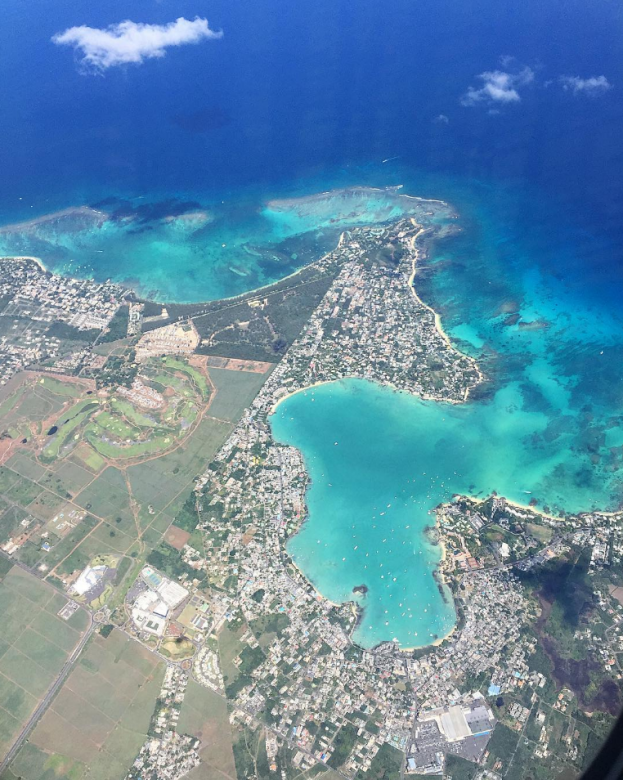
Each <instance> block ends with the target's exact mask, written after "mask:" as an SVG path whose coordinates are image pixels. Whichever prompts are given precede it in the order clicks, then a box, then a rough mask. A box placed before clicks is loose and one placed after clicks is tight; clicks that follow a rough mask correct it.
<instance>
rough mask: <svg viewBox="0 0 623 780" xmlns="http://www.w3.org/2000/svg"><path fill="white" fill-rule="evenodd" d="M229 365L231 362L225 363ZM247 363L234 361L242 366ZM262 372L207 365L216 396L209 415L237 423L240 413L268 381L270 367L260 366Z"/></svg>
mask: <svg viewBox="0 0 623 780" xmlns="http://www.w3.org/2000/svg"><path fill="white" fill-rule="evenodd" d="M227 362H228V364H229V365H231V364H232V363H233V361H227ZM246 362H247V361H236V362H235V363H234V365H236V364H243V365H244V363H246ZM260 366H261V367H262V368H264V367H265V368H264V370H263V371H257V370H256V371H249V370H240V369H236V368H233V369H232V368H229V367H228V368H217V367H215V366H212V365H210V364H208V372H209V374H210V379H211V380H212V384H213V385H214V387H215V388H216V396H215V398H214V401H213V402H212V404H211V406H210V414H211V415H213V416H214V417H217V418H219V419H222V420H229V421H230V422H237V421H238V420H239V419H240V416H241V415H242V412H243V411H244V410H245V409H246V408H247V406H249V405H250V403H251V401H252V400H253V399H254V398H255V396H256V395H257V393H258V391H259V389H260V387H261V386H262V385H263V384H264V382H265V381H266V380H267V379H268V377H269V375H270V371H271V367H269V366H268V365H267V364H260Z"/></svg>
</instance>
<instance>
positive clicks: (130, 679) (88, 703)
mask: <svg viewBox="0 0 623 780" xmlns="http://www.w3.org/2000/svg"><path fill="white" fill-rule="evenodd" d="M163 676H164V664H163V663H162V662H161V661H159V659H158V658H157V657H156V656H154V655H153V654H152V653H150V652H149V651H148V650H146V649H145V648H143V647H142V646H141V645H140V644H138V643H137V642H135V641H133V640H131V639H129V638H127V637H126V636H124V635H123V634H121V633H119V632H118V631H113V632H112V634H110V636H109V637H108V638H106V639H104V638H103V637H101V636H99V635H95V636H94V637H93V638H92V639H91V640H90V641H89V644H88V645H87V648H86V650H85V651H84V653H83V655H82V656H81V659H80V661H79V662H78V664H77V665H76V667H75V668H74V669H73V671H72V672H71V674H70V675H69V677H68V678H67V680H66V681H65V683H64V684H63V686H62V688H61V690H60V692H59V693H58V695H57V697H56V698H55V699H54V701H53V703H52V705H51V707H50V708H49V709H48V710H47V712H46V713H45V715H44V716H43V718H42V719H41V720H40V721H39V723H38V724H37V726H36V727H35V729H34V731H33V732H32V734H31V736H30V739H29V742H28V743H27V744H26V745H24V746H23V747H22V749H21V750H20V752H19V753H18V755H17V756H16V758H15V759H14V761H13V763H12V764H11V767H10V773H11V777H9V780H12V778H17V777H21V778H22V780H40V778H41V777H42V776H44V777H47V778H49V780H54V778H58V777H61V778H67V780H78V779H79V778H81V777H84V776H85V775H86V774H88V777H89V780H92V779H93V778H95V780H123V778H124V777H125V775H126V773H127V771H128V769H129V767H130V765H131V764H132V762H133V761H134V759H135V758H136V755H137V753H138V751H139V750H140V748H141V746H142V745H143V742H144V741H145V739H146V735H147V729H148V727H149V722H150V720H151V716H152V714H153V711H154V707H155V703H156V698H157V697H158V694H159V692H160V686H161V684H162V678H163ZM55 765H57V766H60V767H61V771H60V774H48V775H45V774H44V775H42V774H41V773H42V771H44V772H46V771H48V770H50V769H52V771H53V767H54V766H55Z"/></svg>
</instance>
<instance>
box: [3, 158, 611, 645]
mask: <svg viewBox="0 0 623 780" xmlns="http://www.w3.org/2000/svg"><path fill="white" fill-rule="evenodd" d="M355 175H356V179H357V181H360V182H362V183H365V184H366V185H375V184H378V183H383V184H387V183H389V184H400V183H402V182H405V187H404V189H403V190H400V191H395V190H377V191H370V190H367V191H366V190H361V189H359V190H358V191H357V192H358V194H355V195H353V194H352V193H351V194H350V195H345V194H344V193H343V192H338V193H337V194H333V195H332V194H328V195H327V194H325V195H324V196H323V197H321V198H313V197H312V198H309V197H307V196H308V195H309V194H310V193H313V192H318V191H321V192H322V191H326V190H327V189H330V188H332V187H333V186H335V185H336V184H337V185H339V186H340V187H341V186H347V185H352V184H353V177H354V176H355ZM403 192H408V193H413V194H422V195H427V196H430V197H439V198H442V199H444V200H447V201H448V202H450V203H451V204H452V206H453V207H454V208H456V210H457V212H458V214H459V215H460V220H459V223H458V224H459V225H460V226H461V232H460V233H458V234H456V235H453V236H451V237H448V238H446V239H443V240H438V241H436V242H435V244H434V245H432V247H431V251H430V253H429V257H428V258H427V259H426V260H425V261H424V262H423V263H422V264H421V267H420V269H419V270H418V274H417V276H416V278H415V284H416V287H417V289H418V293H419V294H420V295H421V296H422V297H423V298H424V299H425V300H426V301H427V302H428V303H430V304H431V305H432V306H433V307H434V308H435V309H436V310H437V311H438V312H439V313H440V315H441V318H442V321H443V324H444V328H445V330H446V331H447V332H448V333H449V335H450V337H451V338H452V340H453V341H454V343H455V344H456V345H457V346H459V347H460V348H461V349H463V350H464V351H466V352H468V353H470V354H472V355H474V356H475V357H476V358H477V359H478V360H479V362H480V364H481V365H482V367H483V369H484V371H485V373H486V375H487V377H488V380H489V383H488V385H487V386H486V388H484V392H481V393H479V394H478V395H476V396H475V397H474V400H472V401H470V402H469V403H468V404H465V405H462V406H451V405H446V404H435V403H432V402H422V401H421V400H418V399H416V398H411V397H410V396H408V395H405V394H398V393H395V392H393V391H392V390H390V389H387V388H381V387H377V386H375V385H372V384H368V383H362V382H359V381H346V382H342V383H338V384H335V385H328V386H323V387H320V388H316V389H314V390H309V391H308V392H306V393H302V394H300V395H297V396H293V397H292V398H290V399H288V400H287V401H286V402H284V403H283V404H281V405H280V406H279V407H278V411H277V414H276V415H275V416H274V417H273V425H274V430H275V434H276V435H277V437H278V438H279V439H280V440H282V441H287V442H289V443H292V444H294V445H295V446H297V447H299V448H300V449H301V451H302V452H303V453H304V456H305V458H306V461H307V463H308V467H309V470H310V473H311V474H312V477H313V480H314V481H313V485H312V487H311V488H310V491H309V496H308V498H309V507H310V516H309V519H308V521H307V522H306V524H305V525H304V526H303V528H302V530H301V532H300V533H299V534H298V535H297V536H296V537H295V538H293V539H292V540H291V542H290V551H291V553H292V555H293V556H294V558H295V559H296V561H297V563H298V564H299V565H300V566H301V568H302V570H303V571H304V572H305V574H306V575H307V576H308V577H309V578H310V579H311V580H312V581H313V582H314V584H315V585H316V587H317V588H318V589H319V590H320V592H321V593H323V594H324V595H325V596H327V597H329V598H331V599H332V600H335V601H345V600H350V599H351V598H353V593H352V589H353V587H355V586H356V585H366V586H367V588H368V593H367V594H366V596H365V597H362V596H357V599H358V600H359V601H360V603H361V604H362V606H363V607H364V619H363V621H362V622H361V624H360V626H359V628H358V630H357V639H358V641H360V642H361V643H362V644H363V645H366V646H372V645H374V644H376V643H377V642H379V641H382V640H387V639H393V638H396V639H398V641H399V642H400V643H401V644H402V645H403V646H405V647H411V646H419V645H425V644H428V643H429V642H430V641H431V640H432V639H435V637H442V636H444V635H445V634H446V633H447V632H448V631H449V630H450V629H451V628H452V626H453V625H454V619H455V618H454V609H453V605H452V603H451V600H450V598H449V596H448V594H446V599H444V598H443V597H442V594H441V593H440V591H439V588H438V587H437V583H436V581H435V579H434V577H433V576H432V575H433V571H434V569H435V566H436V565H437V563H438V560H439V549H438V548H436V547H434V546H433V545H431V544H430V543H429V541H428V540H427V537H426V535H425V534H424V528H425V526H426V525H430V524H432V523H433V521H434V518H433V516H432V514H431V512H432V509H433V508H434V507H435V506H436V505H437V504H439V503H440V502H441V501H447V500H449V499H450V498H451V497H452V495H453V494H455V493H469V494H472V495H481V496H485V495H488V494H489V493H491V492H492V491H494V490H495V491H497V492H498V493H499V494H502V495H506V496H508V497H509V498H511V499H514V500H517V501H522V502H528V501H529V500H530V499H531V498H536V499H538V501H539V506H540V507H549V508H550V509H551V510H556V509H564V510H567V511H582V510H588V509H591V508H602V509H614V508H616V507H618V506H620V505H621V501H622V497H623V482H622V480H621V475H622V473H623V472H622V469H623V433H622V431H623V413H622V410H623V322H622V319H621V310H620V283H621V279H620V272H619V270H618V268H617V266H616V265H615V264H613V263H612V262H611V261H610V260H611V258H612V257H614V256H615V253H616V247H615V246H614V245H612V244H611V243H610V242H609V239H607V238H606V237H605V233H604V232H602V233H599V232H589V231H587V230H586V228H582V227H580V220H579V217H580V215H579V214H578V215H577V217H578V218H577V219H574V218H573V217H574V215H564V214H561V213H560V212H559V211H558V210H557V207H556V205H555V203H554V202H553V201H551V200H548V201H546V200H545V199H544V198H543V197H540V198H539V196H537V195H535V193H534V192H530V191H528V190H527V189H522V190H520V189H518V188H517V187H515V186H511V185H507V186H506V185H503V184H502V183H500V182H498V183H497V184H496V185H495V186H493V185H491V184H487V183H486V182H484V183H483V182H477V181H473V180H470V181H459V180H456V179H444V178H442V177H438V176H422V175H417V176H416V175H414V174H411V175H409V172H408V171H405V170H400V171H396V172H395V173H394V174H393V175H391V176H390V175H388V174H384V176H383V177H382V178H381V177H379V174H378V170H377V169H376V168H374V167H373V168H371V169H370V170H369V171H368V170H366V169H365V168H360V169H359V170H357V171H356V172H354V173H353V172H350V173H349V174H348V175H347V176H346V175H345V176H336V177H335V178H334V179H332V180H331V181H329V180H324V181H315V182H312V181H310V182H307V184H306V185H305V186H302V185H300V186H298V187H297V189H296V191H295V192H293V191H292V190H290V191H288V190H282V191H281V192H280V193H276V194H277V195H279V197H280V198H281V200H278V201H277V202H275V201H274V200H271V199H270V197H267V196H266V195H261V194H259V193H256V194H253V195H251V194H249V193H247V194H246V196H245V195H244V193H238V194H237V196H236V198H233V199H232V200H231V201H226V202H225V203H223V202H221V201H216V202H214V201H210V202H208V199H207V198H205V199H204V198H202V197H200V196H197V195H188V194H186V195H179V194H178V195H176V196H175V197H173V196H171V195H169V196H163V198H162V199H161V200H160V201H158V200H155V201H152V205H153V204H154V203H155V206H154V208H153V210H152V211H150V210H149V209H147V210H146V211H145V210H140V209H141V206H143V205H145V200H144V199H141V198H131V197H129V196H127V197H125V198H119V199H116V200H115V199H110V201H111V202H110V203H109V204H108V205H107V206H106V207H105V210H106V212H107V214H108V215H109V218H108V219H106V220H105V221H103V222H102V221H101V220H93V219H91V218H89V217H87V218H84V216H80V215H76V214H73V215H72V214H70V215H69V216H68V217H67V218H64V217H62V218H60V219H55V220H49V221H47V220H43V221H42V222H37V223H35V224H34V225H30V226H26V227H25V228H22V229H10V230H8V231H6V230H5V231H0V254H33V255H37V256H40V257H42V258H43V260H44V262H45V263H46V264H47V265H48V266H49V267H50V268H52V269H54V270H57V271H60V272H65V273H70V274H72V275H78V276H81V275H83V276H92V277H94V278H96V279H105V278H113V279H116V280H117V281H120V282H126V283H129V284H132V285H133V286H134V287H135V288H136V289H137V290H138V291H139V292H142V293H144V294H148V293H151V294H155V295H156V297H158V298H160V299H165V300H176V301H196V300H201V299H204V300H206V299H211V298H218V297H221V296H230V295H235V294H238V293H241V292H244V291H246V290H249V289H253V288H255V287H257V286H259V285H261V284H267V283H270V282H273V281H275V280H277V279H280V278H282V277H283V276H285V275H286V274H287V273H291V272H292V271H294V270H296V269H297V268H299V267H301V266H302V265H304V264H305V263H307V262H309V261H310V260H311V259H313V258H314V257H317V256H318V255H319V253H321V252H323V251H326V250H328V249H329V248H331V247H332V246H333V245H334V244H335V241H336V239H337V235H338V234H339V232H340V231H341V230H343V229H344V228H346V227H349V226H354V225H359V224H372V223H375V222H378V221H382V220H384V219H391V218H396V217H400V216H402V215H408V214H411V213H412V212H413V209H414V208H417V201H413V200H411V199H409V198H403V197H401V193H403ZM293 194H294V195H303V196H306V197H304V198H303V199H302V200H301V199H300V198H292V197H290V196H292V195H293ZM194 200H196V201H197V203H196V204H195V203H194V202H193V201H194ZM120 202H121V203H125V204H126V206H125V208H126V210H129V211H130V212H131V216H130V217H129V218H126V217H123V218H114V217H112V218H111V217H110V215H113V214H114V212H115V209H116V208H117V207H118V205H119V203H120ZM128 203H129V206H127V204H128ZM180 203H181V204H182V207H180ZM185 203H187V204H188V205H187V206H184V205H183V204H185ZM163 204H164V205H163ZM206 204H207V205H206ZM169 208H170V209H171V211H172V212H175V211H176V209H177V210H180V209H181V210H182V211H184V210H185V209H187V210H186V211H185V213H183V214H180V215H178V216H175V215H174V214H170V215H166V214H165V216H164V217H163V216H162V214H163V210H164V211H166V210H167V209H169ZM197 211H199V214H197V213H196V212H197ZM132 212H133V213H132ZM188 214H191V215H192V214H195V216H194V217H192V216H191V217H189V216H188ZM167 216H171V217H172V218H167ZM443 216H444V214H443V209H442V210H441V211H440V213H439V215H438V218H439V219H440V220H442V219H443ZM453 224H456V223H455V222H454V221H453ZM335 441H338V444H337V445H335ZM389 504H391V506H388V505H389Z"/></svg>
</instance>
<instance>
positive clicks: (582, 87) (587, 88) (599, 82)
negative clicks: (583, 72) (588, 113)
mask: <svg viewBox="0 0 623 780" xmlns="http://www.w3.org/2000/svg"><path fill="white" fill-rule="evenodd" d="M560 83H561V84H562V88H563V89H565V90H567V91H568V92H573V94H574V95H588V96H589V97H597V96H598V95H603V93H604V92H607V91H608V90H609V89H612V84H611V83H610V82H609V81H608V79H607V78H606V77H605V76H591V77H590V78H588V79H582V78H580V77H579V76H561V77H560Z"/></svg>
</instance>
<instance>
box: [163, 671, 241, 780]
mask: <svg viewBox="0 0 623 780" xmlns="http://www.w3.org/2000/svg"><path fill="white" fill-rule="evenodd" d="M177 730H178V732H179V733H180V734H190V735H192V736H193V737H197V738H198V739H200V740H201V748H200V749H199V756H200V758H201V764H200V765H199V766H198V767H196V768H195V769H193V770H192V771H191V772H190V773H189V774H188V780H213V779H214V780H217V778H218V780H223V778H232V780H234V779H235V778H236V766H235V763H234V753H233V749H232V738H231V727H230V725H229V718H228V712H227V703H226V702H225V700H224V699H223V698H221V697H220V696H218V694H216V693H214V692H213V691H211V690H209V689H208V688H204V687H202V686H201V685H199V684H198V683H196V682H195V681H194V680H192V679H191V680H190V681H189V683H188V688H187V689H186V696H185V697H184V701H183V703H182V709H181V712H180V719H179V721H178V725H177Z"/></svg>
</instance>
